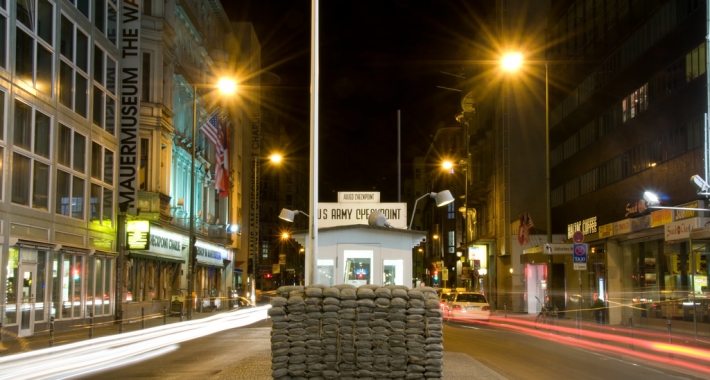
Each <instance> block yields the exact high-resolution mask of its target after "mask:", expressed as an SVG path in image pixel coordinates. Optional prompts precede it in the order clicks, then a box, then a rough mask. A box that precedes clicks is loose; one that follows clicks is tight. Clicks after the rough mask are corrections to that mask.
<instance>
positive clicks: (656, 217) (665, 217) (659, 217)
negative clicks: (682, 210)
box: [651, 209, 673, 227]
mask: <svg viewBox="0 0 710 380" xmlns="http://www.w3.org/2000/svg"><path fill="white" fill-rule="evenodd" d="M671 222H673V210H669V209H663V210H658V211H653V212H651V227H658V226H662V225H664V224H668V223H671Z"/></svg>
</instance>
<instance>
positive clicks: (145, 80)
mask: <svg viewBox="0 0 710 380" xmlns="http://www.w3.org/2000/svg"><path fill="white" fill-rule="evenodd" d="M141 71H142V72H141V101H143V102H150V83H151V80H150V79H151V78H150V72H151V70H150V53H143V61H142V62H141Z"/></svg>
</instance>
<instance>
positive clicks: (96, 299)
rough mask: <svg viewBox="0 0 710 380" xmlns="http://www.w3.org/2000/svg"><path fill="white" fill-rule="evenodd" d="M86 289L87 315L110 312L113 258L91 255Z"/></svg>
mask: <svg viewBox="0 0 710 380" xmlns="http://www.w3.org/2000/svg"><path fill="white" fill-rule="evenodd" d="M87 261H88V265H87V266H88V268H87V269H88V271H87V276H86V277H87V289H86V312H85V315H87V316H88V315H90V314H91V313H93V314H94V315H102V314H108V312H109V306H110V304H111V297H110V294H111V288H110V285H111V283H110V278H111V272H110V270H111V260H109V259H106V258H102V257H96V258H93V257H89V258H88V260H87Z"/></svg>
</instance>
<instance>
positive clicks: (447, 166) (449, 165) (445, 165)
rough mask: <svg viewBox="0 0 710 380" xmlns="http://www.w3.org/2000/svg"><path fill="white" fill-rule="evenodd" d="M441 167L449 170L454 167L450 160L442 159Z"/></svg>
mask: <svg viewBox="0 0 710 380" xmlns="http://www.w3.org/2000/svg"><path fill="white" fill-rule="evenodd" d="M441 167H442V168H444V169H445V170H450V169H451V168H452V167H454V163H453V162H451V161H444V162H443V163H442V164H441Z"/></svg>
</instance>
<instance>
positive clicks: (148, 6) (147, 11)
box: [142, 0, 153, 16]
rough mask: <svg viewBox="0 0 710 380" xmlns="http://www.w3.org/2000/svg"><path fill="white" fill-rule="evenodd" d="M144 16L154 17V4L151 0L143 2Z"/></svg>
mask: <svg viewBox="0 0 710 380" xmlns="http://www.w3.org/2000/svg"><path fill="white" fill-rule="evenodd" d="M142 5H143V12H142V13H143V14H144V15H146V16H152V15H153V2H152V1H151V0H143V4H142Z"/></svg>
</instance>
